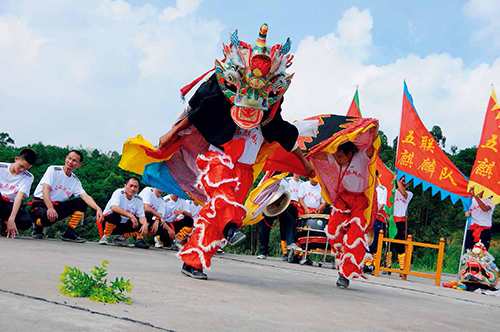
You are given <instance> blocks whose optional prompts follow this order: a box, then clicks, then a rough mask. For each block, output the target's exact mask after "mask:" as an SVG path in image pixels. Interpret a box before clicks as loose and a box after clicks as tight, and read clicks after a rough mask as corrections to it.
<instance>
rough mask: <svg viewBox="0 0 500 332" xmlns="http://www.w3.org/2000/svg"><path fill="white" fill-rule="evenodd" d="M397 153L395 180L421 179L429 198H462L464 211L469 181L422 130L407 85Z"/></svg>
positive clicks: (424, 129) (429, 135)
mask: <svg viewBox="0 0 500 332" xmlns="http://www.w3.org/2000/svg"><path fill="white" fill-rule="evenodd" d="M397 150H398V151H397V154H396V169H397V170H398V179H399V178H401V177H402V176H403V175H405V174H408V175H411V177H415V178H418V179H420V180H422V183H423V188H424V189H427V188H428V187H429V185H430V186H431V187H432V195H435V194H437V193H438V192H440V191H445V192H447V193H451V194H455V195H458V196H461V197H462V203H463V204H464V208H467V207H468V203H467V202H469V201H470V198H468V193H467V184H468V180H467V178H466V177H465V176H464V175H463V174H462V173H461V172H460V171H459V170H458V168H457V167H456V166H455V165H454V164H453V163H452V162H451V160H450V159H449V158H448V157H447V156H446V154H445V153H444V152H443V150H441V148H440V147H439V145H438V144H437V143H436V140H435V139H434V137H432V135H431V134H430V133H429V131H428V130H427V129H426V128H425V126H424V124H423V122H422V120H421V119H420V117H419V116H418V114H417V111H416V109H415V106H414V104H413V98H412V96H411V95H410V93H409V91H408V87H407V86H406V82H405V84H404V93H403V109H402V115H401V128H400V131H399V138H398V149H397ZM408 179H409V177H408V176H407V180H408ZM414 181H415V180H414ZM416 183H417V182H416ZM446 196H448V195H446ZM446 196H445V197H446Z"/></svg>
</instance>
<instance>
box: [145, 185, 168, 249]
mask: <svg viewBox="0 0 500 332" xmlns="http://www.w3.org/2000/svg"><path fill="white" fill-rule="evenodd" d="M161 194H162V191H161V190H160V189H157V188H152V187H146V188H144V189H143V190H142V191H141V193H140V194H139V196H141V198H142V202H143V203H144V212H145V215H146V220H147V221H148V224H149V233H148V235H150V236H154V238H155V243H156V242H157V241H158V240H157V237H159V236H160V235H161V236H166V237H169V238H171V239H174V237H175V233H174V231H173V230H172V228H171V227H170V226H169V225H168V224H167V223H166V222H165V219H164V218H163V212H164V211H165V201H164V200H163V197H162V196H161ZM155 247H156V245H155ZM161 247H163V246H160V248H161Z"/></svg>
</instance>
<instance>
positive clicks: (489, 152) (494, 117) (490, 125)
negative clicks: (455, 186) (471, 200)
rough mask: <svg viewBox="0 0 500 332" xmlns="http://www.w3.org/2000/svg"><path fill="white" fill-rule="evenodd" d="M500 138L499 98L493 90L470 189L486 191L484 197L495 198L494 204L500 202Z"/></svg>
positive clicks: (477, 191)
mask: <svg viewBox="0 0 500 332" xmlns="http://www.w3.org/2000/svg"><path fill="white" fill-rule="evenodd" d="M499 136H500V106H498V103H497V97H496V95H495V91H494V90H493V91H492V92H491V97H490V101H489V103H488V108H487V109H486V116H485V118H484V124H483V133H482V134H481V140H480V141H479V145H478V148H477V154H476V161H475V162H474V167H473V168H472V172H471V175H470V181H469V189H470V188H475V191H476V193H479V192H482V191H484V194H483V197H485V198H486V197H490V196H493V204H497V203H499V202H500V171H499V170H498V165H499V164H500V154H499V153H498V152H499V151H498V150H499V149H500V145H499V144H498V138H499Z"/></svg>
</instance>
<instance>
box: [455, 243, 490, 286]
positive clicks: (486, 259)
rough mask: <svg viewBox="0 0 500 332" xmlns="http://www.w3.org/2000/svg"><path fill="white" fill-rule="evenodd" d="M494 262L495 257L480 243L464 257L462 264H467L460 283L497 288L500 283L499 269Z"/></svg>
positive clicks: (461, 272) (461, 274)
mask: <svg viewBox="0 0 500 332" xmlns="http://www.w3.org/2000/svg"><path fill="white" fill-rule="evenodd" d="M494 261H495V259H494V258H493V256H492V255H491V254H490V253H489V252H488V251H486V248H485V247H484V245H483V244H482V243H481V241H479V242H478V243H476V244H475V245H474V248H473V249H472V250H467V252H466V253H465V254H464V255H463V256H462V262H463V263H465V266H464V267H463V269H462V270H461V271H460V276H459V279H460V281H461V282H463V283H467V282H468V283H478V284H482V285H484V286H487V287H489V288H495V286H496V285H497V283H498V269H497V267H496V265H495V263H494Z"/></svg>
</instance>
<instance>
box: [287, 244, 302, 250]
mask: <svg viewBox="0 0 500 332" xmlns="http://www.w3.org/2000/svg"><path fill="white" fill-rule="evenodd" d="M286 248H287V249H288V250H302V248H301V247H299V246H298V245H297V244H296V243H295V242H294V243H292V244H289V245H287V246H286Z"/></svg>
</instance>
